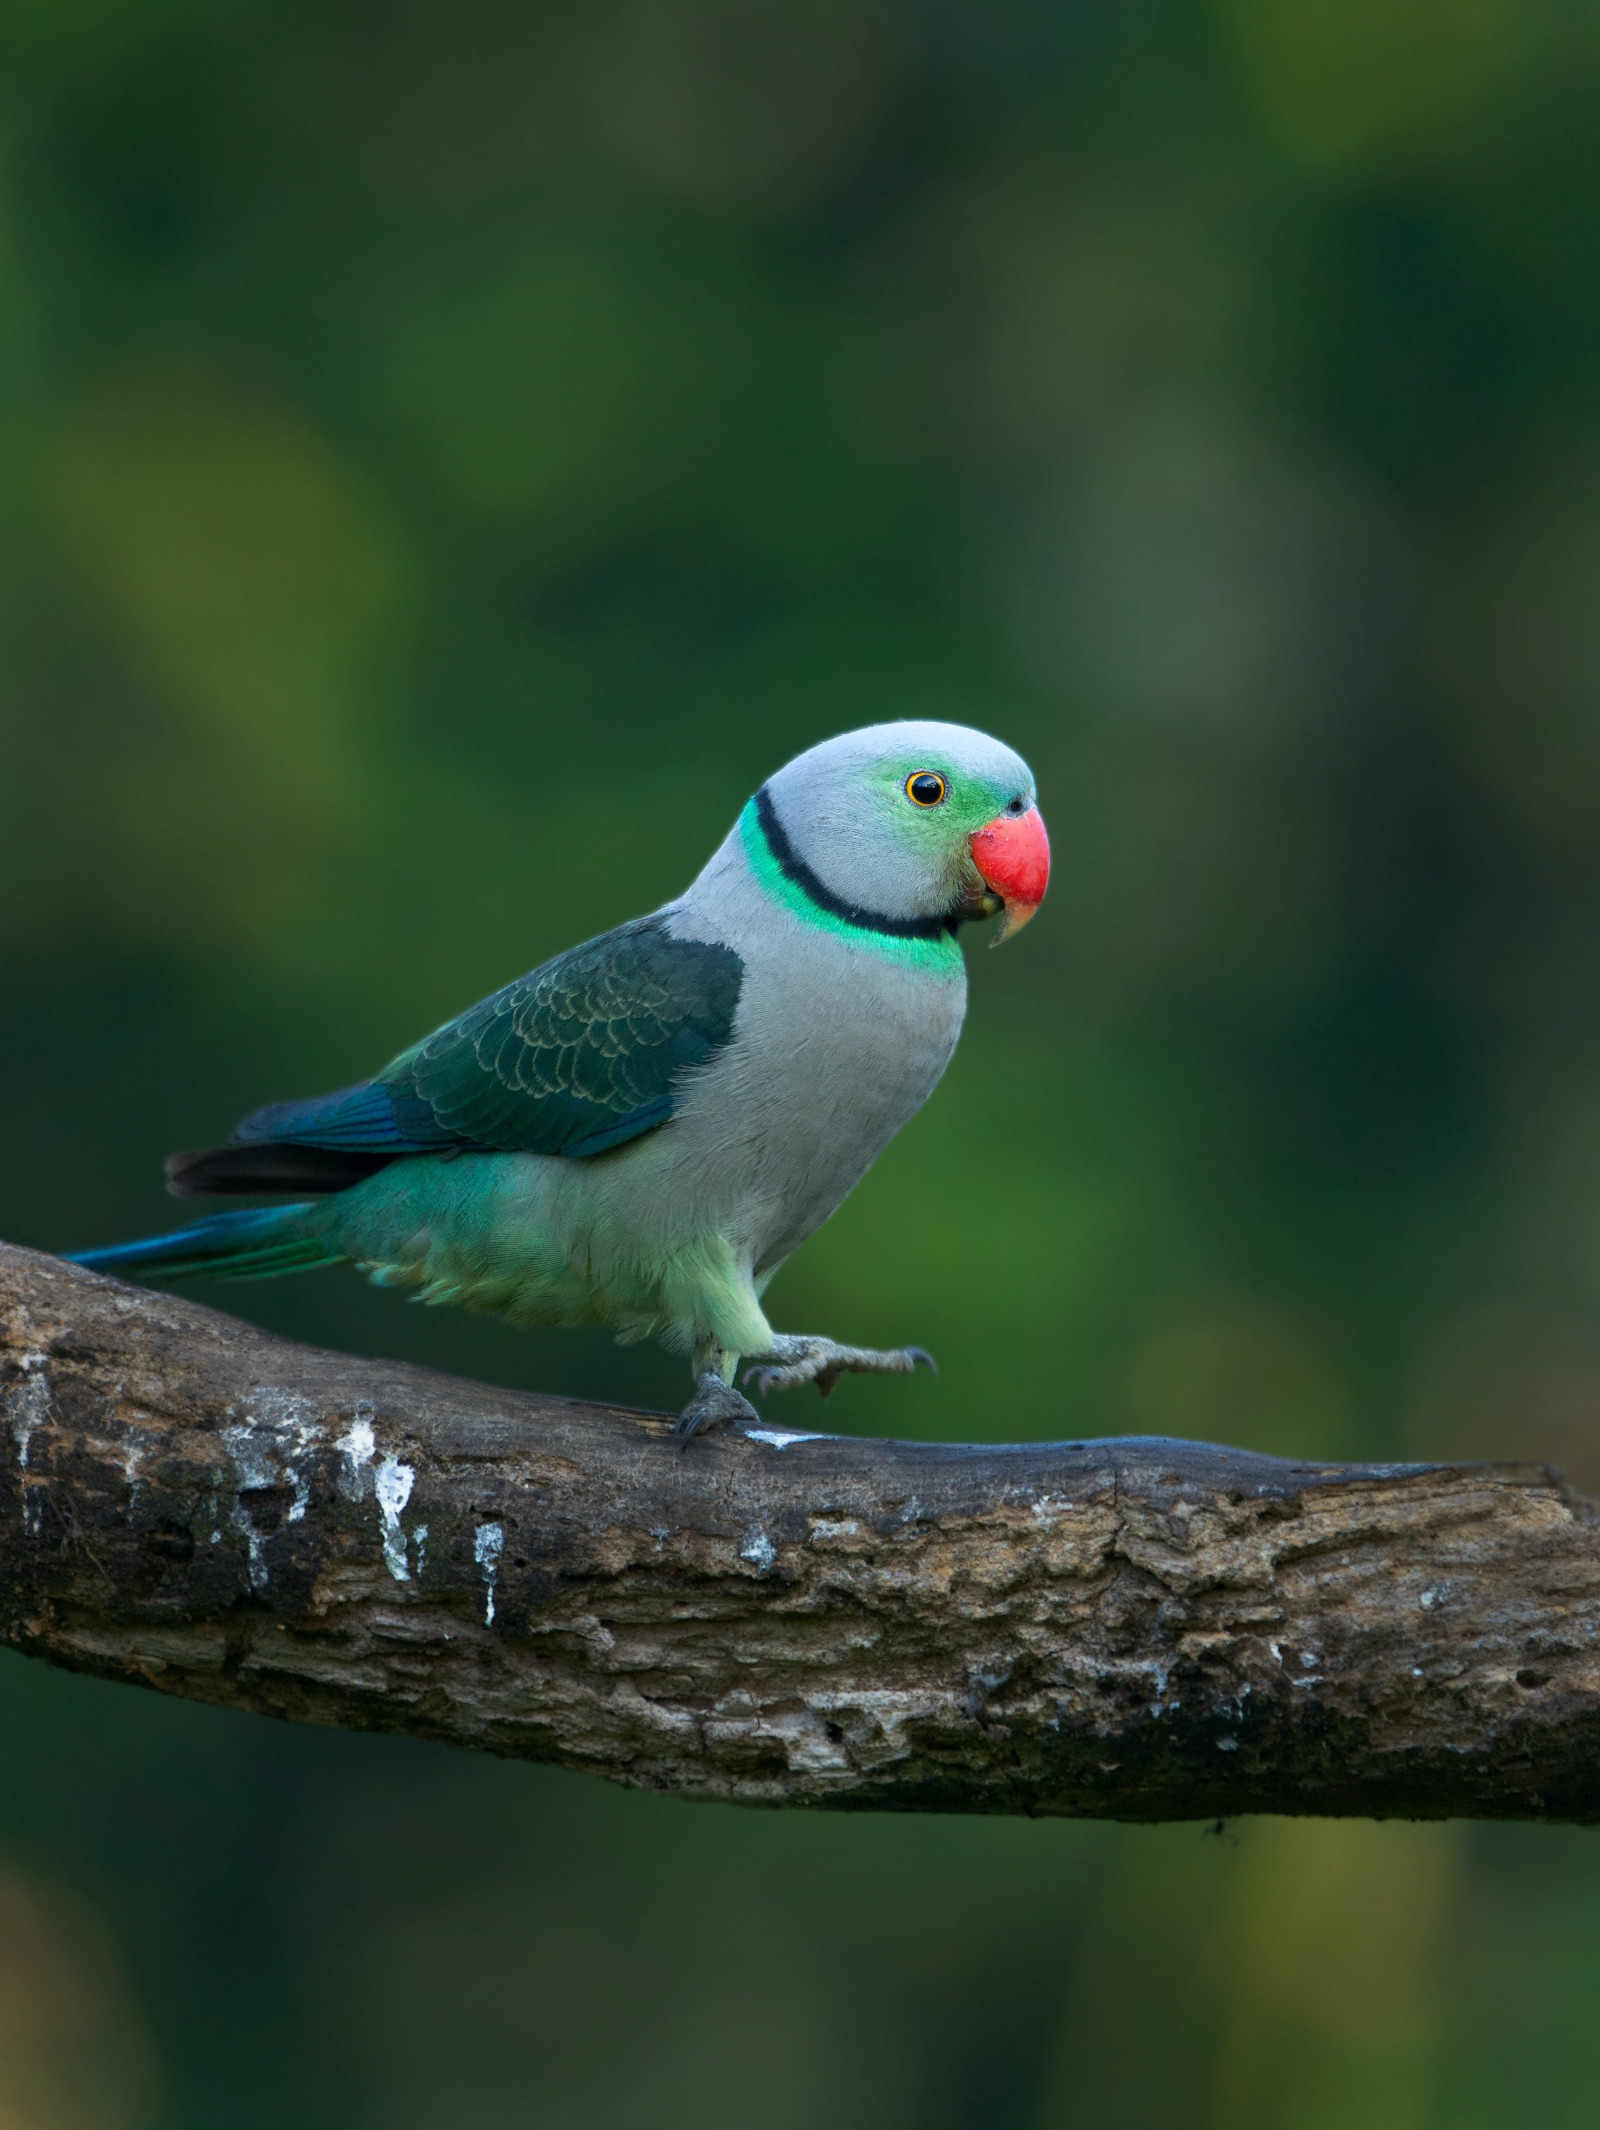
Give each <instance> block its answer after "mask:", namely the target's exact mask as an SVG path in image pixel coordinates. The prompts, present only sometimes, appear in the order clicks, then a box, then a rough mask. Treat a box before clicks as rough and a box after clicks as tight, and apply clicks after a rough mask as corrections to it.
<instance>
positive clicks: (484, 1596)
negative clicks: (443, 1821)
mask: <svg viewBox="0 0 1600 2130" xmlns="http://www.w3.org/2000/svg"><path fill="white" fill-rule="evenodd" d="M0 1406H3V1410H4V1415H5V1420H6V1427H7V1430H8V1433H7V1434H5V1435H0V1449H3V1451H4V1452H5V1454H4V1455H3V1456H0V1594H3V1595H0V1639H3V1640H4V1641H6V1642H8V1643H9V1644H10V1645H11V1646H12V1647H14V1648H16V1649H20V1650H25V1651H27V1652H28V1653H30V1654H31V1655H34V1656H39V1657H43V1658H45V1659H46V1660H47V1661H48V1662H51V1663H55V1664H63V1665H68V1666H70V1667H72V1668H74V1669H77V1670H80V1671H88V1672H93V1673H96V1674H98V1675H99V1676H100V1677H103V1678H110V1679H125V1680H130V1681H133V1682H135V1683H138V1684H142V1685H146V1686H153V1687H155V1688H157V1689H159V1690H160V1691H162V1692H165V1693H173V1694H182V1695H186V1696H188V1697H190V1698H191V1699H195V1700H202V1701H215V1702H220V1703H224V1704H227V1705H229V1706H231V1707H235V1708H248V1709H256V1710H260V1711H262V1712H263V1713H265V1714H268V1715H274V1716H282V1717H286V1718H288V1719H290V1720H291V1721H296V1722H309V1723H325V1724H337V1725H343V1726H345V1727H347V1728H354V1729H371V1730H395V1731H405V1732H408V1733H410V1734H411V1735H413V1736H417V1737H426V1738H438V1739H447V1740H450V1741H451V1742H453V1743H455V1744H459V1745H470V1746H478V1747H481V1748H483V1749H485V1750H487V1751H489V1752H495V1753H505V1754H513V1755H517V1756H520V1757H521V1758H524V1759H529V1760H548V1761H558V1762H560V1763H562V1764H563V1765H565V1766H567V1767H574V1768H586V1769H589V1770H591V1771H593V1772H594V1773H596V1774H602V1775H610V1776H612V1777H614V1778H615V1779H617V1780H619V1781H622V1782H627V1783H632V1784H636V1785H638V1786H640V1787H643V1788H648V1789H656V1790H669V1791H677V1792H681V1793H683V1794H686V1795H696V1796H702V1797H719V1798H731V1799H738V1800H742V1801H746V1802H751V1803H762V1804H818V1805H840V1806H856V1807H860V1806H873V1807H878V1808H893V1809H923V1810H941V1811H964V1812H1029V1813H1040V1812H1053V1813H1077V1814H1086V1815H1096V1816H1101V1817H1114V1818H1124V1819H1187V1818H1197V1817H1202V1816H1204V1817H1210V1816H1213V1815H1217V1814H1228V1813H1235V1812H1262V1811H1266V1812H1324V1813H1359V1814H1370V1815H1385V1814H1404V1815H1411V1816H1419V1817H1433V1816H1440V1815H1445V1814H1473V1815H1477V1816H1481V1817H1485V1818H1543V1819H1568V1820H1594V1819H1596V1818H1600V1666H1597V1659H1600V1530H1597V1524H1596V1509H1595V1505H1594V1504H1593V1503H1591V1502H1590V1501H1588V1500H1587V1499H1586V1498H1584V1497H1583V1496H1581V1495H1579V1494H1577V1493H1575V1492H1574V1491H1573V1490H1572V1489H1571V1488H1570V1487H1568V1486H1567V1485H1566V1484H1565V1483H1564V1482H1563V1480H1562V1479H1561V1476H1560V1475H1559V1473H1557V1472H1555V1471H1553V1470H1551V1469H1550V1468H1549V1467H1547V1466H1544V1465H1465V1466H1439V1465H1310V1464H1292V1463H1287V1462H1284V1461H1281V1460H1279V1459H1276V1458H1270V1457H1258V1456H1254V1455H1252V1454H1250V1453H1248V1452H1246V1451H1242V1450H1229V1449H1215V1448H1211V1447H1208V1446H1206V1445H1203V1444H1198V1443H1186V1442H1167V1441H1158V1440H1140V1439H1134V1440H1128V1441H1115V1442H1065V1443H1063V1442H1055V1443H1023V1444H1018V1445H1014V1446H1008V1447H988V1446H979V1447H970V1448H957V1447H947V1446H944V1445H935V1444H927V1443H909V1442H869V1441H859V1440H856V1439H853V1438H850V1437H845V1436H828V1435H814V1434H810V1433H808V1432H805V1431H803V1429H800V1428H797V1427H791V1426H784V1425H782V1424H781V1423H780V1422H778V1421H777V1420H774V1421H773V1423H772V1425H771V1426H770V1427H768V1428H764V1429H762V1430H761V1431H760V1432H759V1433H756V1434H754V1435H752V1436H750V1437H741V1436H738V1435H734V1434H726V1433H725V1434H723V1435H720V1436H715V1437H712V1438H710V1439H701V1440H697V1441H695V1442H694V1443H692V1444H691V1445H690V1447H689V1449H688V1450H687V1451H686V1452H683V1451H680V1450H679V1448H678V1445H677V1443H676V1442H675V1440H674V1439H673V1437H672V1435H671V1432H670V1426H671V1423H670V1422H669V1421H667V1420H665V1419H662V1418H660V1417H658V1416H656V1415H654V1414H649V1413H634V1412H624V1411H620V1410H616V1409H614V1408H612V1407H608V1406H600V1405H582V1404H577V1403H573V1402H571V1401H569V1400H565V1399H559V1398H546V1397H530V1396H526V1395H520V1394H516V1393H513V1392H509V1391H501V1390H494V1389H489V1388H486V1387H484V1386H483V1385H480V1384H476V1383H466V1382H459V1381H456V1380H454V1379H452V1378H450V1377H446V1376H439V1375H435V1374H432V1373H431V1372H429V1371H428V1370H425V1369H420V1368H408V1367H402V1366H398V1365H394V1364H391V1363H388V1362H379V1361H361V1360H352V1359H350V1358H348V1357H346V1356H343V1355H339V1354H329V1353H319V1352H316V1351H314V1350H312V1349H311V1348H309V1347H303V1346H297V1345H293V1344H291V1343H289V1342H288V1341H286V1340H283V1339H277V1338H272V1337H269V1336H267V1335H266V1334H265V1333H263V1332H260V1331H257V1330H256V1329H254V1328H253V1327H252V1326H250V1325H247V1324H242V1323H239V1322H237V1321H235V1320H234V1319H232V1318H230V1317H226V1316H221V1315H218V1314H217V1313H216V1312H215V1311H213V1310H209V1309H203V1308H199V1307H197V1306H196V1305H194V1304H193V1303H190V1302H187V1301H181V1300H176V1299H173V1298H172V1297H171V1296H168V1295H164V1294H150V1293H146V1292H144V1291H142V1290H140V1289H137V1288H132V1287H125V1286H122V1285H120V1284H119V1283H118V1282H116V1281H114V1280H108V1279H100V1278H96V1277H95V1276H94V1275H92V1274H90V1273H86V1272H81V1271H79V1270H77V1269H76V1268H74V1267H72V1266H70V1265H65V1264H62V1263H61V1262H59V1261H58V1260H56V1259H54V1258H49V1257H41V1256H37V1255H35V1254H34V1253H32V1252H30V1251H25V1250H17V1249H10V1248H6V1247H5V1246H3V1245H0Z"/></svg>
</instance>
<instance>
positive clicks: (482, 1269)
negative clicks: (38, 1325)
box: [76, 721, 1050, 1438]
mask: <svg viewBox="0 0 1600 2130" xmlns="http://www.w3.org/2000/svg"><path fill="white" fill-rule="evenodd" d="M622 832H623V824H620V823H619V833H622ZM1049 870H1050V850H1049V844H1048V841H1047V839H1046V836H1045V830H1044V824H1043V821H1042V820H1041V819H1040V815H1039V810H1038V806H1037V804H1036V802H1035V794H1034V782H1033V777H1032V775H1031V774H1030V772H1029V770H1028V766H1027V764H1026V763H1025V762H1023V761H1022V760H1021V759H1020V757H1019V756H1017V755H1016V754H1014V753H1013V752H1012V751H1011V749H1010V748H1009V747H1005V746H1002V745H1001V744H1000V742H999V741H998V740H994V739H990V738H989V737H988V736H987V735H986V734H984V733H982V732H975V731H972V730H971V729H969V728H968V727H966V726H963V725H949V724H940V723H933V722H922V721H908V722H905V723H897V724H884V725H872V726H869V727H867V728H866V729H865V730H864V731H860V732H847V733H844V734H843V735H841V736H840V737H839V738H837V739H831V740H826V741H824V742H823V743H822V744H821V745H820V746H816V747H812V748H809V749H808V750H807V751H806V753H804V754H802V755H799V756H797V757H796V759H795V760H794V761H792V762H790V763H789V764H788V765H787V767H785V768H783V769H780V770H779V771H778V773H777V774H776V775H775V776H773V777H771V778H770V779H769V780H768V782H767V783H766V784H764V785H763V786H762V788H761V789H760V791H758V792H757V793H756V795H755V797H754V798H753V799H751V801H750V802H749V804H748V805H747V806H746V807H745V809H744V811H743V813H742V814H741V815H740V816H739V819H738V820H737V821H736V822H735V824H734V826H733V828H732V829H731V831H730V832H729V834H728V836H727V839H726V840H725V841H724V843H723V844H722V845H721V847H720V848H719V849H718V850H717V851H716V852H715V853H714V855H713V856H712V858H711V860H710V862H709V864H708V865H707V866H706V867H705V869H704V871H703V872H702V873H701V874H700V876H699V878H698V879H696V880H695V881H694V883H693V884H692V886H690V887H689V888H688V890H687V891H686V892H685V893H684V894H682V895H680V896H679V897H678V898H677V899H676V900H675V901H672V902H669V903H667V904H665V905H664V906H663V907H662V908H661V909H659V910H657V911H656V912H655V913H654V914H653V915H652V916H649V917H639V918H635V919H634V920H633V922H632V923H630V924H624V925H619V926H618V927H617V929H616V930H615V931H614V932H606V933H603V934H602V935H601V936H600V937H599V938H598V939H591V940H589V941H588V942H587V943H586V944H585V945H583V946H577V947H572V948H570V949H569V950H568V951H567V952H566V953H565V954H558V955H557V956H556V958H555V959H554V960H553V961H548V962H545V963H544V964H543V965H542V967H540V968H537V969H535V970H534V971H533V972H532V974H531V975H528V976H524V977H522V978H520V979H519V980H518V981H517V982H516V983H513V984H508V985H507V986H506V988H505V989H504V990H503V991H497V992H496V993H495V994H494V996H493V997H491V998H487V999H485V1000H484V1001H483V1002H482V1003H481V1004H480V1005H477V1006H474V1007H472V1008H471V1009H470V1010H469V1011H468V1012H466V1013H463V1014H462V1015H461V1016H460V1017H459V1018H458V1019H456V1020H453V1021H449V1022H447V1023H446V1024H445V1026H444V1027H442V1028H440V1029H438V1030H437V1031H436V1033H434V1034H433V1035H430V1036H428V1037H427V1038H426V1039H425V1040H424V1041H423V1042H420V1043H417V1044H415V1045H414V1046H413V1047H412V1048H411V1049H409V1050H405V1051H402V1052H401V1054H400V1056H399V1057H397V1058H396V1059H395V1060H394V1062H393V1064H391V1065H389V1066H387V1067H386V1068H385V1069H384V1070H383V1071H382V1072H380V1073H379V1074H377V1076H376V1077H375V1078H373V1079H370V1080H363V1081H362V1082H361V1083H360V1084H359V1085H358V1086H355V1087H349V1088H346V1089H344V1090H343V1091H342V1092H340V1093H338V1094H331V1095H321V1096H316V1097H313V1098H312V1099H310V1100H307V1101H301V1102H278V1103H274V1104H272V1105H271V1106H270V1107H268V1108H266V1109H259V1110H257V1111H256V1112H255V1113H254V1114H253V1115H252V1116H248V1117H246V1118H245V1120H244V1122H243V1123H242V1124H241V1125H240V1126H239V1128H238V1130H237V1131H236V1132H235V1133H234V1134H233V1137H232V1139H231V1140H230V1141H229V1143H228V1145H227V1146H225V1147H221V1148H217V1149H215V1150H212V1151H209V1152H205V1153H193V1154H175V1155H174V1156H173V1157H172V1158H171V1160H170V1161H169V1162H168V1163H167V1185H168V1189H169V1190H171V1191H172V1192H173V1194H174V1195H175V1196H177V1197H179V1198H198V1197H204V1196H210V1195H212V1194H219V1195H233V1196H248V1195H265V1194H272V1195H273V1196H275V1197H279V1198H283V1199H287V1200H289V1201H290V1202H289V1203H287V1204H273V1205H268V1206H264V1207H258V1208H253V1209H246V1210H242V1211H229V1212H219V1213H214V1214H212V1215H210V1217H209V1218H206V1219H202V1220H197V1221H195V1222H193V1223H192V1224H191V1225H189V1226H187V1227H183V1228H179V1229H177V1230H176V1231H175V1232H173V1233H170V1234H167V1235H161V1236H157V1237H155V1238H154V1239H152V1240H149V1241H144V1242H132V1243H123V1244H120V1245H117V1246H114V1247H112V1248H109V1249H100V1250H84V1251H80V1252H78V1253H77V1258H76V1261H77V1262H78V1263H79V1264H81V1265H87V1266H90V1267H92V1268H93V1269H95V1270H97V1271H102V1272H116V1273H126V1274H130V1275H132V1276H134V1277H136V1278H148V1279H158V1280H176V1279H189V1278H212V1279H252V1278H257V1277H261V1276H265V1275H269V1274H274V1273H282V1272H293V1271H298V1270H300V1269H302V1268H304V1267H309V1266H313V1265H331V1264H339V1263H350V1264H354V1265H356V1266H358V1267H360V1269H361V1270H363V1271H364V1272H365V1273H366V1274H367V1276H368V1278H369V1279H371V1280H373V1281H375V1282H376V1283H377V1284H378V1285H380V1286H384V1287H405V1288H410V1289H412V1290H413V1292H414V1295H415V1297H416V1298H417V1299H418V1300H421V1301H425V1302H461V1303H463V1304H465V1305H466V1306H467V1307H468V1308H471V1309H480V1310H487V1311H491V1312H493V1313H495V1314H498V1315H501V1316H505V1317H508V1318H510V1319H511V1320H512V1321H513V1322H515V1323H521V1324H604V1325H609V1326H610V1327H611V1328H612V1329H613V1330H614V1331H615V1332H616V1333H617V1335H618V1337H619V1338H620V1339H622V1340H624V1341H632V1340H636V1339H642V1338H646V1337H650V1336H655V1337H658V1338H660V1339H662V1340H664V1341H665V1343H666V1344H667V1345H668V1346H669V1347H672V1348H674V1349H676V1350H678V1351H681V1352H683V1353H686V1354H687V1355H688V1356H689V1357H690V1361H691V1365H692V1368H693V1371H694V1375H695V1392H694V1396H693V1398H692V1399H691V1401H690V1403H689V1404H688V1406H687V1407H686V1408H685V1409H684V1412H683V1414H682V1416H681V1419H680V1421H679V1427H680V1429H681V1431H682V1433H683V1435H684V1436H685V1437H686V1438H687V1437H688V1436H691V1435H693V1434H694V1433H695V1432H696V1430H698V1429H700V1428H703V1427H706V1426H710V1425H714V1424H716V1423H719V1422H722V1421H726V1420H733V1419H739V1420H744V1421H750V1420H753V1419H754V1418H755V1413H754V1410H753V1408H752V1407H751V1406H750V1405H749V1404H748V1403H747V1401H746V1400H745V1398H744V1397H743V1396H742V1395H741V1394H740V1392H739V1391H738V1389H737V1388H736V1387H735V1382H736V1377H737V1373H738V1368H739V1364H740V1363H741V1362H743V1363H746V1364H748V1365H747V1367H746V1372H745V1380H746V1381H747V1382H748V1381H750V1380H751V1378H752V1377H753V1378H754V1380H755V1382H756V1383H757V1384H758V1385H759V1387H760V1388H762V1389H763V1390H780V1389H788V1388H790V1387H791V1386H793V1385H796V1384H803V1383H816V1384H817V1385H818V1386H819V1387H820V1389H821V1390H822V1391H823V1393H824V1394H825V1395H826V1393H827V1392H828V1391H829V1390H831V1389H832V1387H833V1385H834V1383H835V1382H836V1381H837V1379H838V1377H839V1375H840V1374H841V1373H842V1372H843V1371H846V1370H865V1371H871V1370H881V1371H888V1372H893V1373H908V1372H910V1371H911V1370H912V1369H913V1368H914V1367H915V1365H916V1364H917V1362H918V1361H927V1360H928V1358H929V1357H928V1355H927V1354H926V1353H925V1352H924V1351H923V1350H922V1349H920V1348H918V1347H903V1348H899V1349H896V1350H892V1351H887V1352H877V1351H873V1350H870V1349H865V1348H861V1347H854V1346H843V1345H839V1344H837V1343H835V1342H834V1341H833V1340H831V1339H827V1338H812V1337H805V1336H797V1335H794V1334H790V1333H783V1332H776V1331H774V1330H773V1328H772V1326H771V1325H770V1324H769V1323H768V1321H767V1319H766V1316H765V1315H764V1313H763V1311H762V1306H761V1297H762V1295H763V1293H764V1292H765V1290H766V1287H767V1283H768V1282H769V1281H770V1280H771V1278H772V1276H773V1274H774V1273H775V1272H776V1271H777V1269H778V1267H779V1266H780V1265H781V1264H782V1263H783V1262H784V1260H785V1258H787V1257H788V1256H789V1254H790V1252H791V1251H793V1250H794V1249H796V1248H797V1247H798V1246H799V1244H801V1243H802V1242H804V1241H805V1239H806V1237H807V1236H808V1235H810V1234H811V1233H812V1232H813V1230H814V1229H816V1228H817V1227H819V1226H820V1225H821V1223H822V1222H823V1221H825V1220H826V1219H827V1217H828V1215H829V1214H830V1213H831V1212H832V1211H833V1210H834V1208H835V1207H836V1206H837V1205H838V1204H839V1203H840V1201H841V1200H842V1199H843V1198H844V1197H845V1195H846V1193H847V1192H848V1191H849V1190H850V1189H851V1188H852V1186H853V1185H855V1184H856V1183H857V1182H859V1181H860V1179H861V1177H862V1176H863V1175H864V1174H865V1173H866V1171H867V1169H868V1168H870V1166H871V1165H872V1163H873V1161H874V1160H875V1159H876V1157H877V1156H878V1154H879V1153H880V1152H881V1151H882V1150H883V1148H884V1147H885V1146H886V1145H887V1143H888V1141H889V1140H890V1139H891V1138H892V1137H893V1135H894V1133H895V1132H897V1131H898V1130H899V1128H900V1126H901V1125H902V1124H904V1123H905V1122H906V1121H907V1119H908V1118H909V1117H911V1116H912V1115H913V1114H914V1113H915V1112H916V1111H917V1110H918V1109H919V1108H920V1107H921V1106H922V1104H923V1103H924V1102H925V1101H926V1100H927V1098H928V1096H929V1095H930V1094H931V1093H932V1091H933V1089H934V1086H935V1085H936V1084H937V1082H938V1079H939V1076H940V1074H941V1073H942V1072H943V1071H944V1069H945V1066H946V1065H947V1064H948V1063H949V1061H950V1056H951V1053H952V1051H953V1050H954V1049H955V1044H956V1038H957V1036H958V1035H959V1033H960V1030H961V1023H962V1018H963V1015H964V1013H965V1010H966V999H967V984H966V970H965V966H964V963H963V960H962V953H961V948H960V945H959V944H958V941H957V933H958V931H959V928H960V927H961V926H962V925H963V924H964V923H966V922H967V921H968V920H969V919H974V918H984V917H996V916H998V917H999V918H1000V919H1001V928H1000V936H1001V937H1002V938H1003V937H1005V936H1007V935H1008V934H1010V933H1012V932H1015V931H1016V930H1017V929H1018V928H1019V927H1020V926H1021V925H1023V924H1025V923H1026V922H1027V921H1028V919H1029V918H1030V917H1032V915H1033V913H1034V911H1035V910H1036V909H1037V908H1038V906H1039V904H1040V901H1041V900H1042V899H1043V896H1044V892H1045V886H1046V882H1047V880H1048V878H1049ZM930 1365H931V1364H930Z"/></svg>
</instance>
